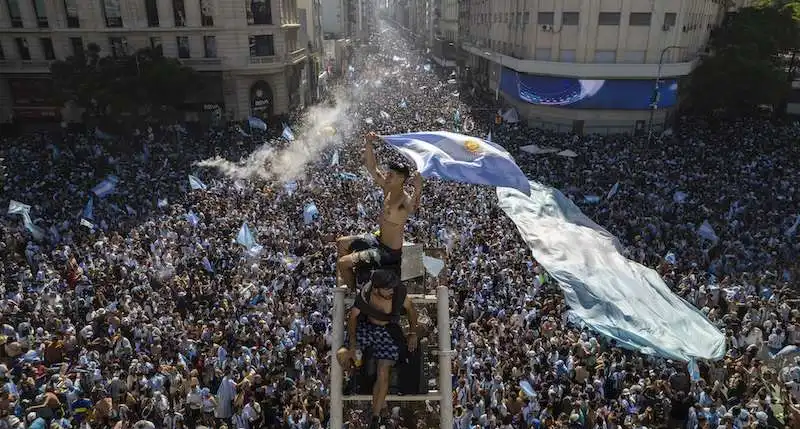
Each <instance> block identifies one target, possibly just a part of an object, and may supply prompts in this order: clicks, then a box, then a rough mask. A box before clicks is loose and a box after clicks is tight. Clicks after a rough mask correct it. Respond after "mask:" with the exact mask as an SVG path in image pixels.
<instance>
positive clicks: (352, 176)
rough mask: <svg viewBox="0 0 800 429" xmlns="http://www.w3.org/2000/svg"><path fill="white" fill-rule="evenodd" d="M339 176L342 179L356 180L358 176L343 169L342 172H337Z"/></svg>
mask: <svg viewBox="0 0 800 429" xmlns="http://www.w3.org/2000/svg"><path fill="white" fill-rule="evenodd" d="M339 178H341V179H343V180H356V179H358V176H357V175H355V174H353V173H348V172H346V171H344V172H342V173H339Z"/></svg>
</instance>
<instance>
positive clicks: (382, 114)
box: [381, 110, 392, 121]
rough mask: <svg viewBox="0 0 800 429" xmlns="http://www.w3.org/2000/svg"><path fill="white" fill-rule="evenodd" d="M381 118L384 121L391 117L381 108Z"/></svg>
mask: <svg viewBox="0 0 800 429" xmlns="http://www.w3.org/2000/svg"><path fill="white" fill-rule="evenodd" d="M381 119H383V120H384V121H388V120H389V119H392V117H391V116H389V114H388V113H386V112H384V111H383V110H381Z"/></svg>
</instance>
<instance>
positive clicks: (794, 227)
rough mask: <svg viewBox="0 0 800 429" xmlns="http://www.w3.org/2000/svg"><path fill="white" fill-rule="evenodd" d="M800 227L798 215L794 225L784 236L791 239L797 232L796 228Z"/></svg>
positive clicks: (799, 216)
mask: <svg viewBox="0 0 800 429" xmlns="http://www.w3.org/2000/svg"><path fill="white" fill-rule="evenodd" d="M798 226H800V215H797V218H796V219H795V220H794V224H793V225H792V226H790V227H789V229H787V230H786V236H787V237H791V236H793V235H794V233H795V232H797V227H798Z"/></svg>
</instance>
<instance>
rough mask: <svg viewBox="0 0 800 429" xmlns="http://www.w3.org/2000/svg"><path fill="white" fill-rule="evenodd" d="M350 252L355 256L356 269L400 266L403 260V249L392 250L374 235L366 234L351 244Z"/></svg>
mask: <svg viewBox="0 0 800 429" xmlns="http://www.w3.org/2000/svg"><path fill="white" fill-rule="evenodd" d="M350 252H352V254H354V255H355V259H356V261H355V262H356V267H357V268H362V267H369V268H378V267H387V266H392V265H398V266H399V265H400V261H401V260H402V259H403V249H392V248H390V247H388V246H386V245H385V244H383V243H381V241H380V240H379V239H378V237H376V236H375V235H374V234H364V235H361V236H359V237H358V238H356V239H354V240H353V242H352V243H350Z"/></svg>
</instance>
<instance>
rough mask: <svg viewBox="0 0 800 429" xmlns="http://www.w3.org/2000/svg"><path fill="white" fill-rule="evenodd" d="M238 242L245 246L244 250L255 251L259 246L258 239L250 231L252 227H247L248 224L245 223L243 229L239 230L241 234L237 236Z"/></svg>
mask: <svg viewBox="0 0 800 429" xmlns="http://www.w3.org/2000/svg"><path fill="white" fill-rule="evenodd" d="M236 242H237V243H239V244H240V245H242V246H244V248H245V249H247V250H250V249H253V248H255V247H257V246H258V243H257V242H256V238H255V237H254V236H253V233H252V232H251V231H250V227H249V226H247V222H245V223H243V224H242V227H241V228H239V234H237V235H236Z"/></svg>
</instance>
